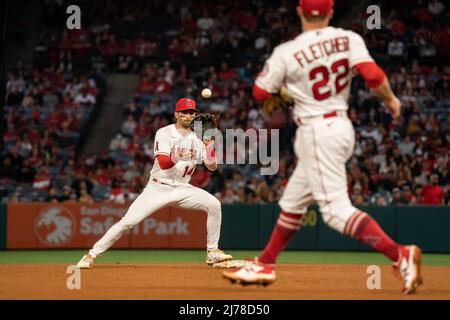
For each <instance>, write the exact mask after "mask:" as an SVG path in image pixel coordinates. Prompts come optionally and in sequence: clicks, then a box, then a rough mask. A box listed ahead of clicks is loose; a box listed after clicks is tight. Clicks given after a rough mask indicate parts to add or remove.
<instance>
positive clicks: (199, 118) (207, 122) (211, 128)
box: [190, 113, 217, 141]
mask: <svg viewBox="0 0 450 320" xmlns="http://www.w3.org/2000/svg"><path fill="white" fill-rule="evenodd" d="M190 128H191V130H192V131H194V132H195V134H196V135H197V136H198V137H199V139H200V140H204V141H208V140H214V135H215V134H216V132H217V123H216V117H215V116H214V115H213V114H211V113H199V114H198V115H196V116H195V118H194V120H192V122H191V124H190Z"/></svg>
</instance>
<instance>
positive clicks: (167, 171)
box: [77, 98, 232, 269]
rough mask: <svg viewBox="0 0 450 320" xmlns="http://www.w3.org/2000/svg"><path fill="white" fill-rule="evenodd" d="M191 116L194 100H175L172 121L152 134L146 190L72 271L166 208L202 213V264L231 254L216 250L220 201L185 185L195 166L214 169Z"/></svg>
mask: <svg viewBox="0 0 450 320" xmlns="http://www.w3.org/2000/svg"><path fill="white" fill-rule="evenodd" d="M196 112H197V109H196V104H195V101H194V100H192V99H188V98H182V99H180V100H178V102H177V104H176V109H175V118H176V123H175V124H171V125H168V126H165V127H163V128H161V129H159V130H158V131H157V132H156V135H155V144H154V153H155V157H156V159H155V163H154V165H153V168H152V170H151V172H150V178H149V181H148V183H147V185H146V187H145V188H144V190H143V192H142V193H141V194H140V195H139V196H138V197H137V198H136V200H135V201H134V202H133V203H132V204H131V206H130V207H129V209H128V211H127V213H126V214H125V215H124V216H123V217H122V219H121V220H120V221H119V222H117V223H116V224H114V225H113V226H112V227H111V228H110V229H109V230H108V231H107V232H106V233H105V235H104V236H103V237H102V238H101V239H100V240H99V241H97V243H95V244H94V247H93V248H92V249H91V250H89V253H88V254H86V255H84V256H83V257H82V258H81V260H80V261H79V262H78V264H77V267H78V268H83V269H86V268H90V267H91V266H92V264H93V262H94V259H95V258H97V257H98V256H99V255H101V254H102V253H103V252H105V251H106V250H107V249H108V248H110V247H111V246H112V245H113V244H114V242H116V241H117V240H118V239H119V238H120V237H121V236H122V235H123V234H124V232H126V231H128V230H130V229H131V228H133V227H134V226H135V225H136V224H138V223H139V222H141V221H142V220H143V219H145V218H147V217H148V216H150V215H151V214H152V213H154V212H156V211H157V210H159V209H162V208H164V207H168V206H171V207H178V208H184V209H193V210H203V211H206V212H207V214H208V216H207V222H206V229H207V255H206V263H207V264H209V265H212V264H214V263H216V262H223V261H228V260H231V259H232V256H230V255H228V254H225V253H224V252H223V251H222V250H219V249H218V243H219V237H220V225H221V221H222V211H221V204H220V201H219V200H217V198H215V197H214V196H213V195H211V194H210V193H208V192H206V191H205V190H203V189H200V188H197V187H194V186H192V185H191V184H189V180H190V179H191V176H192V173H193V172H194V170H195V167H196V165H197V163H201V162H203V163H204V164H205V166H206V167H207V168H208V169H209V170H211V171H214V170H216V169H217V160H216V157H215V151H214V146H213V144H214V141H213V140H209V141H202V140H200V138H198V137H197V135H196V134H194V132H193V131H192V130H191V128H190V124H191V122H192V120H193V119H194V116H195V114H196Z"/></svg>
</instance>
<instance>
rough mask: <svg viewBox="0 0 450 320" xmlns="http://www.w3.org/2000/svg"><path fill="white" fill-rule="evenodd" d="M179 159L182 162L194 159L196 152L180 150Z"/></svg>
mask: <svg viewBox="0 0 450 320" xmlns="http://www.w3.org/2000/svg"><path fill="white" fill-rule="evenodd" d="M177 157H178V159H180V160H182V161H188V160H191V159H193V158H194V152H192V151H187V150H186V151H185V150H180V151H178V154H177Z"/></svg>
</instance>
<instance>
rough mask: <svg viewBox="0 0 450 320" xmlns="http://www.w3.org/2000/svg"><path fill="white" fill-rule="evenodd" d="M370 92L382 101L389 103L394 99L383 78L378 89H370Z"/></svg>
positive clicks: (385, 79)
mask: <svg viewBox="0 0 450 320" xmlns="http://www.w3.org/2000/svg"><path fill="white" fill-rule="evenodd" d="M372 92H373V93H374V94H376V95H377V96H378V97H380V98H381V99H383V101H390V100H392V99H394V98H395V95H394V92H392V89H391V86H390V84H389V80H388V79H387V78H384V80H383V82H382V83H381V84H380V85H379V86H378V87H376V88H372Z"/></svg>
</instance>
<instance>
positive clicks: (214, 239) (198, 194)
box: [89, 180, 222, 258]
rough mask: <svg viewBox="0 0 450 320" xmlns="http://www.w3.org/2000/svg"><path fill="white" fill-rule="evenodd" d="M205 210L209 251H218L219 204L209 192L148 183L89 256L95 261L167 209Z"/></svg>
mask: <svg viewBox="0 0 450 320" xmlns="http://www.w3.org/2000/svg"><path fill="white" fill-rule="evenodd" d="M168 206H170V207H178V208H184V209H192V210H203V211H206V212H207V214H208V216H207V220H206V231H207V240H206V243H207V249H208V250H209V249H217V248H218V244H219V238H220V225H221V223H222V209H221V204H220V201H219V200H218V199H217V198H216V197H214V196H213V195H212V194H210V193H208V192H207V191H205V190H203V189H200V188H197V187H194V186H193V185H191V184H186V185H183V186H178V187H172V186H169V185H163V184H160V183H158V182H153V181H151V180H150V182H149V183H148V184H147V186H146V187H145V189H144V190H143V191H142V193H141V194H140V195H139V196H138V197H137V198H136V200H134V202H133V203H132V204H131V206H130V207H129V208H128V211H127V213H126V214H125V215H124V216H123V217H122V219H121V220H120V221H118V222H117V223H116V224H114V225H113V226H112V227H111V228H110V229H109V230H108V231H107V232H106V233H105V234H104V235H103V237H102V238H101V239H100V240H98V241H97V242H96V243H95V244H94V247H93V248H92V249H91V250H90V251H89V254H90V255H91V256H93V257H94V258H95V257H97V256H98V255H100V254H102V253H103V252H105V251H106V250H108V249H109V248H110V247H111V246H112V245H113V244H114V243H115V242H116V241H117V240H118V239H119V238H120V237H121V236H122V235H123V234H124V233H125V232H126V231H128V230H130V229H131V228H133V227H134V226H135V225H137V224H138V223H139V222H141V221H142V220H144V219H145V218H147V217H149V216H150V215H151V214H152V213H154V212H156V211H157V210H159V209H162V208H164V207H168Z"/></svg>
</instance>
